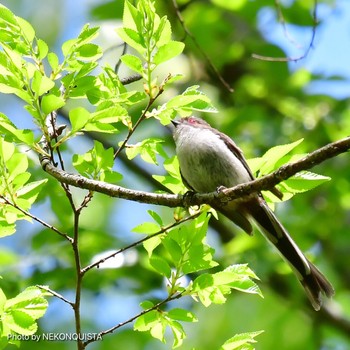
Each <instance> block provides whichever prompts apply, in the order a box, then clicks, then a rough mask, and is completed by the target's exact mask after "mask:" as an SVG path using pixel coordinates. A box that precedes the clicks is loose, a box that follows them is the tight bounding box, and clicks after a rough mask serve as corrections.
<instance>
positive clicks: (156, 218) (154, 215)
mask: <svg viewBox="0 0 350 350" xmlns="http://www.w3.org/2000/svg"><path fill="white" fill-rule="evenodd" d="M147 213H148V214H149V215H150V216H151V217H152V218H153V220H154V221H155V222H156V223H157V224H158V225H159V226H163V219H162V217H161V216H160V215H159V214H158V213H156V212H155V211H153V210H147Z"/></svg>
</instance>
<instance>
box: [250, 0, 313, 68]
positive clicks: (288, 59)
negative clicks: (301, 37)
mask: <svg viewBox="0 0 350 350" xmlns="http://www.w3.org/2000/svg"><path fill="white" fill-rule="evenodd" d="M312 22H313V24H312V34H311V39H310V43H309V45H308V47H307V49H306V50H305V52H304V53H303V54H302V55H301V56H298V57H270V56H264V55H258V54H255V53H253V54H252V57H253V58H256V59H258V60H262V61H270V62H298V61H300V60H302V59H304V58H305V57H307V56H308V54H309V52H310V50H311V49H312V47H313V44H314V41H315V36H316V26H317V23H318V20H317V0H314V9H313V13H312Z"/></svg>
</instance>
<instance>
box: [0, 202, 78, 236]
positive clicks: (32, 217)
mask: <svg viewBox="0 0 350 350" xmlns="http://www.w3.org/2000/svg"><path fill="white" fill-rule="evenodd" d="M0 198H1V199H2V200H3V201H4V202H5V203H6V204H8V205H11V206H12V207H14V208H16V209H17V210H19V211H20V212H21V213H22V214H24V215H26V216H28V217H30V218H31V219H33V220H35V221H36V222H38V223H39V224H41V225H43V226H44V227H47V228H48V229H50V230H51V231H53V232H56V233H57V234H59V235H60V236H62V237H64V238H65V239H66V240H67V241H69V242H70V243H72V242H73V239H72V237H70V236H68V235H67V234H66V233H63V232H61V231H60V230H59V229H58V228H56V227H54V226H52V225H50V224H48V223H47V222H45V221H43V220H41V219H39V218H38V217H37V216H35V215H33V214H31V213H30V212H29V211H26V210H24V209H22V208H21V207H19V206H18V205H17V204H15V203H11V202H10V201H9V200H8V199H7V198H6V197H4V196H3V195H0Z"/></svg>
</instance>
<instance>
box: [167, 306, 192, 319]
mask: <svg viewBox="0 0 350 350" xmlns="http://www.w3.org/2000/svg"><path fill="white" fill-rule="evenodd" d="M168 316H169V317H170V318H172V319H173V320H178V321H184V322H198V319H197V317H196V316H195V315H194V314H193V313H192V312H191V311H188V310H185V309H180V308H175V309H172V310H170V311H169V312H168Z"/></svg>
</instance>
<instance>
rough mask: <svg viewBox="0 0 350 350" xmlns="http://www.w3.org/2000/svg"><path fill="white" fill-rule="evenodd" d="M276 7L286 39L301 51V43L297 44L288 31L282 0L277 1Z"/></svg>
mask: <svg viewBox="0 0 350 350" xmlns="http://www.w3.org/2000/svg"><path fill="white" fill-rule="evenodd" d="M275 7H276V11H277V15H278V20H279V21H280V23H281V25H282V28H283V32H284V35H285V37H286V38H287V39H288V41H289V42H290V43H292V44H293V45H294V46H296V47H297V48H299V49H300V48H301V45H300V44H299V43H297V42H296V41H295V40H294V39H293V38H292V36H291V35H290V33H289V31H288V29H287V24H286V20H285V18H284V16H283V12H282V8H281V3H280V0H275Z"/></svg>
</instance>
